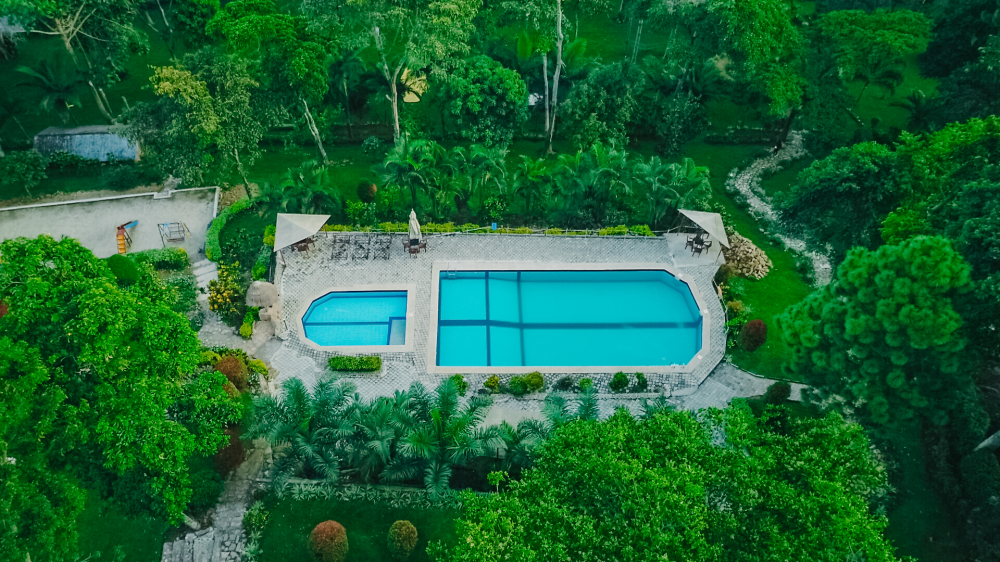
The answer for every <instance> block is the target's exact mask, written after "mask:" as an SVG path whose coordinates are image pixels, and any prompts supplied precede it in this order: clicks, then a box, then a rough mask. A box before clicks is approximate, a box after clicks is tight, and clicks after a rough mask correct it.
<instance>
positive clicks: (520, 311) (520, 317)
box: [517, 270, 528, 367]
mask: <svg viewBox="0 0 1000 562" xmlns="http://www.w3.org/2000/svg"><path fill="white" fill-rule="evenodd" d="M517 323H518V324H520V325H521V327H520V328H518V332H520V334H521V366H522V367H523V366H525V365H527V364H528V361H527V359H525V356H524V307H523V306H522V304H521V270H518V271H517Z"/></svg>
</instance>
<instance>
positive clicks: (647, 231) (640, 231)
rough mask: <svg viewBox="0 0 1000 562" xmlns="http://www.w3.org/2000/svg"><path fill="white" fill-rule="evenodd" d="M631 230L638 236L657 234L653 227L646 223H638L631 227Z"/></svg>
mask: <svg viewBox="0 0 1000 562" xmlns="http://www.w3.org/2000/svg"><path fill="white" fill-rule="evenodd" d="M629 231H630V232H631V233H632V234H635V235H636V236H656V234H653V229H652V228H649V227H648V226H646V225H644V224H637V225H635V226H633V227H630V228H629Z"/></svg>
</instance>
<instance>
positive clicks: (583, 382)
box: [580, 379, 594, 390]
mask: <svg viewBox="0 0 1000 562" xmlns="http://www.w3.org/2000/svg"><path fill="white" fill-rule="evenodd" d="M588 388H594V380H593V379H580V390H587V389H588Z"/></svg>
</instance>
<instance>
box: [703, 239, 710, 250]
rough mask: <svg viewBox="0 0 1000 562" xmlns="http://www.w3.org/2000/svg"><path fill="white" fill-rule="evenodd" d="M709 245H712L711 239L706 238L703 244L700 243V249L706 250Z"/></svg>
mask: <svg viewBox="0 0 1000 562" xmlns="http://www.w3.org/2000/svg"><path fill="white" fill-rule="evenodd" d="M711 247H712V241H711V240H708V241H707V242H705V243H704V244H702V245H701V249H702V250H708V249H709V248H711Z"/></svg>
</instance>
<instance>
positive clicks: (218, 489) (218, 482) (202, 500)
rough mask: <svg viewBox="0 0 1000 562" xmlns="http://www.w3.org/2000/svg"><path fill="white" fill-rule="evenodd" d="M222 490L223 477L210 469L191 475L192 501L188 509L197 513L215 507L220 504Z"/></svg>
mask: <svg viewBox="0 0 1000 562" xmlns="http://www.w3.org/2000/svg"><path fill="white" fill-rule="evenodd" d="M222 488H223V483H222V477H221V476H219V473H218V472H216V471H214V470H212V469H210V468H203V469H201V470H199V471H198V472H195V473H194V474H192V475H191V501H190V502H189V503H188V509H190V510H191V511H194V512H196V513H197V512H203V511H205V510H207V509H209V508H211V507H213V506H214V505H215V504H217V503H219V496H221V495H222Z"/></svg>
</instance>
